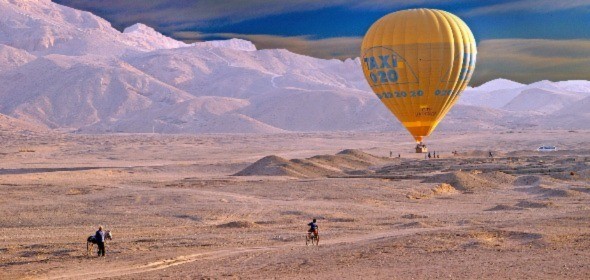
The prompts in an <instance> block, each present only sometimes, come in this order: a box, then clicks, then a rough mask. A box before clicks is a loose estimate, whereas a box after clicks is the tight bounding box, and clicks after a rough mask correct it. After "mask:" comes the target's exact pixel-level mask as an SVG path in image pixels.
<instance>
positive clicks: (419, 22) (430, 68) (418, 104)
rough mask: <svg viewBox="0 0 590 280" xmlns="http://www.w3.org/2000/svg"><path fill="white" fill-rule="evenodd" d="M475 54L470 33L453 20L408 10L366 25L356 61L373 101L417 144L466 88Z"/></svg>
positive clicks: (439, 14)
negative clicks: (360, 67)
mask: <svg viewBox="0 0 590 280" xmlns="http://www.w3.org/2000/svg"><path fill="white" fill-rule="evenodd" d="M476 54H477V50H476V46H475V39H474V37H473V34H472V33H471V30H470V29H469V27H467V25H466V24H465V23H464V22H463V21H462V20H461V19H459V18H458V17H457V16H455V15H453V14H451V13H448V12H445V11H440V10H431V9H412V10H404V11H399V12H395V13H391V14H389V15H386V16H384V17H383V18H381V19H379V20H378V21H377V22H375V23H374V24H373V25H372V26H371V28H370V29H369V31H368V32H367V34H366V35H365V37H364V39H363V43H362V47H361V63H362V66H363V72H364V74H365V78H366V79H367V81H368V82H369V85H370V86H371V88H372V89H373V91H374V92H375V94H376V95H377V97H379V99H381V101H382V102H383V104H385V106H386V107H387V108H388V109H389V110H390V111H391V112H392V113H393V114H394V115H395V116H396V117H397V119H398V120H399V121H400V122H401V123H402V125H403V126H404V127H405V128H406V129H407V130H408V131H409V132H410V133H411V134H412V135H413V136H414V138H415V139H416V141H417V142H422V140H423V138H424V137H426V136H428V135H430V133H431V132H432V131H433V130H434V128H436V126H437V125H438V123H439V122H440V121H441V120H442V118H443V117H444V116H445V115H446V114H447V112H448V111H449V110H450V109H451V107H452V106H453V105H454V104H455V102H456V101H457V99H458V97H459V94H460V93H461V91H463V90H464V89H465V87H466V86H467V83H468V82H469V80H470V79H471V75H472V73H473V70H474V67H475V60H476Z"/></svg>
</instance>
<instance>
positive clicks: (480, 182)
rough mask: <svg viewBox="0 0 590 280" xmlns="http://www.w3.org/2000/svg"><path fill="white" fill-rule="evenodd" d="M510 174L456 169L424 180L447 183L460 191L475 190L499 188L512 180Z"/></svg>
mask: <svg viewBox="0 0 590 280" xmlns="http://www.w3.org/2000/svg"><path fill="white" fill-rule="evenodd" d="M500 174H503V175H500ZM508 176H510V175H508V174H504V173H501V172H491V174H490V173H473V172H465V171H456V172H450V173H444V174H439V175H434V176H432V177H430V178H428V179H426V180H424V181H423V182H424V183H445V184H449V185H451V186H452V187H454V188H455V189H457V190H460V191H475V190H478V189H490V188H497V187H498V186H499V185H502V184H505V183H506V182H508V181H510V180H508V179H507V178H509V177H508Z"/></svg>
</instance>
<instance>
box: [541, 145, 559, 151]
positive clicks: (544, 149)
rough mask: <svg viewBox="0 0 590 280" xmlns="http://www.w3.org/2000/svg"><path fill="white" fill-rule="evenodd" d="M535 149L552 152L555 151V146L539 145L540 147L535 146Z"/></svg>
mask: <svg viewBox="0 0 590 280" xmlns="http://www.w3.org/2000/svg"><path fill="white" fill-rule="evenodd" d="M537 151H539V152H554V151H557V148H556V147H555V146H541V147H539V148H537Z"/></svg>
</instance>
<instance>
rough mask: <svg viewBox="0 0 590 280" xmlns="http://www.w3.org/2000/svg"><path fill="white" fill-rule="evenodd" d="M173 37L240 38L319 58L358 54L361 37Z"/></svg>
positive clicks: (187, 37) (198, 36) (186, 35)
mask: <svg viewBox="0 0 590 280" xmlns="http://www.w3.org/2000/svg"><path fill="white" fill-rule="evenodd" d="M173 35H174V37H176V38H179V39H182V40H183V41H186V42H193V41H202V40H207V39H211V38H222V39H224V38H225V39H229V38H241V39H245V40H249V41H252V42H253V43H254V44H255V45H256V47H257V48H259V49H288V50H290V51H292V52H294V53H298V54H303V55H308V56H313V57H319V58H325V59H330V58H339V59H346V58H353V57H357V56H359V52H360V46H361V42H362V38H361V37H334V38H327V39H313V38H312V37H310V36H274V35H263V34H260V35H248V34H234V33H215V34H203V33H200V32H175V33H174V34H173Z"/></svg>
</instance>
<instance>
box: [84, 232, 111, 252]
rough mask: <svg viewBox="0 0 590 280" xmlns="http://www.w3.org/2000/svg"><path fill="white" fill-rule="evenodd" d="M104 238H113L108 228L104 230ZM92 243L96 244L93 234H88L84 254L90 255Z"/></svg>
mask: <svg viewBox="0 0 590 280" xmlns="http://www.w3.org/2000/svg"><path fill="white" fill-rule="evenodd" d="M105 239H109V240H113V235H112V234H111V231H110V230H107V231H105ZM94 244H96V238H95V237H94V235H91V236H88V238H87V239H86V254H87V255H88V256H90V253H91V252H92V248H93V247H94Z"/></svg>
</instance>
